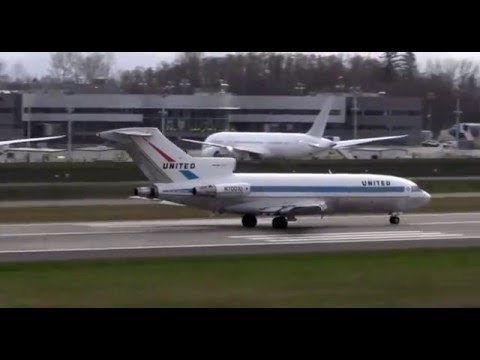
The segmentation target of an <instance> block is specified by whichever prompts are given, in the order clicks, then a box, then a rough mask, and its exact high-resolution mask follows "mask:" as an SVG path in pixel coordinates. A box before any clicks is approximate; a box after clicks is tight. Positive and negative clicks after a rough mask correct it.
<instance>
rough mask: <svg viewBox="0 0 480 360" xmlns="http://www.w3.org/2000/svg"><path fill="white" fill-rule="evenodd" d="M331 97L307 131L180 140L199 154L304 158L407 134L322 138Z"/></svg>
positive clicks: (220, 135) (251, 133) (231, 134)
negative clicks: (199, 149)
mask: <svg viewBox="0 0 480 360" xmlns="http://www.w3.org/2000/svg"><path fill="white" fill-rule="evenodd" d="M332 102H333V98H332V97H331V96H330V97H328V98H327V99H326V101H325V104H324V105H323V107H322V110H321V111H320V113H319V114H318V116H317V118H316V119H315V121H314V123H313V125H312V127H311V128H310V130H309V131H308V132H307V133H306V134H301V133H276V132H219V133H215V134H212V135H210V136H208V137H207V138H206V139H205V141H198V140H191V139H181V140H182V141H187V142H191V143H195V144H201V145H202V154H201V155H202V156H214V157H217V156H234V157H243V156H244V155H248V156H250V157H251V158H262V159H265V158H283V159H287V158H305V157H312V156H314V155H315V154H318V153H320V152H322V151H326V150H337V149H344V148H347V147H351V146H356V145H362V144H367V143H371V142H374V141H382V140H392V139H400V138H404V137H406V136H408V135H399V136H385V137H376V138H366V139H354V140H340V141H333V140H329V139H327V138H325V137H323V133H324V131H325V127H326V125H327V121H328V116H329V114H330V110H331V108H332Z"/></svg>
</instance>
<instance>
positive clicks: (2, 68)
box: [0, 60, 7, 75]
mask: <svg viewBox="0 0 480 360" xmlns="http://www.w3.org/2000/svg"><path fill="white" fill-rule="evenodd" d="M6 68H7V64H6V63H5V61H3V60H0V75H3V73H4V72H5V69H6Z"/></svg>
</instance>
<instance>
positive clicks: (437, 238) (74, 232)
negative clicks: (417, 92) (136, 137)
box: [0, 213, 480, 261]
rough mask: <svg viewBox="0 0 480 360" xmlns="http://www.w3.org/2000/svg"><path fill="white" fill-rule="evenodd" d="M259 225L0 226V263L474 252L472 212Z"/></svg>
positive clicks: (478, 229) (477, 221)
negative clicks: (411, 250) (406, 250)
mask: <svg viewBox="0 0 480 360" xmlns="http://www.w3.org/2000/svg"><path fill="white" fill-rule="evenodd" d="M270 224H271V220H270V219H268V218H264V219H259V225H258V226H257V227H256V228H255V229H245V228H243V227H242V226H241V225H240V219H224V218H222V219H217V218H212V219H199V220H169V221H131V222H84V223H49V224H8V225H7V224H3V225H0V261H34V260H66V259H89V258H118V257H122V258H126V257H156V256H184V255H220V254H251V253H279V252H312V251H340V250H379V249H403V248H418V247H422V248H431V247H466V246H480V213H450V214H415V215H404V216H402V217H401V224H400V225H397V226H392V225H390V224H389V222H388V217H387V216H382V215H372V216H370V215H369V216H338V217H328V218H324V219H320V218H318V217H302V218H299V220H298V221H297V222H295V223H290V227H289V229H287V230H283V231H281V230H273V229H272V228H271V225H270Z"/></svg>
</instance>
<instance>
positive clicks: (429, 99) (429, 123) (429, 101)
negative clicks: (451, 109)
mask: <svg viewBox="0 0 480 360" xmlns="http://www.w3.org/2000/svg"><path fill="white" fill-rule="evenodd" d="M435 98H436V96H435V93H433V92H428V93H427V106H428V112H427V129H428V130H430V131H432V125H433V124H432V102H433V100H435Z"/></svg>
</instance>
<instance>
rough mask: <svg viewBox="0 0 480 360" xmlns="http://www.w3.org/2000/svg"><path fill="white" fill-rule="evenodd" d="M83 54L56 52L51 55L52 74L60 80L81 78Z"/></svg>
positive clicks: (75, 80) (77, 79) (76, 80)
mask: <svg viewBox="0 0 480 360" xmlns="http://www.w3.org/2000/svg"><path fill="white" fill-rule="evenodd" d="M82 62H83V55H82V54H81V53H79V52H56V53H52V54H51V55H50V75H51V76H52V77H53V78H54V79H57V80H60V81H62V82H63V81H74V82H78V81H79V80H80V71H79V70H80V67H81V64H82Z"/></svg>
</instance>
